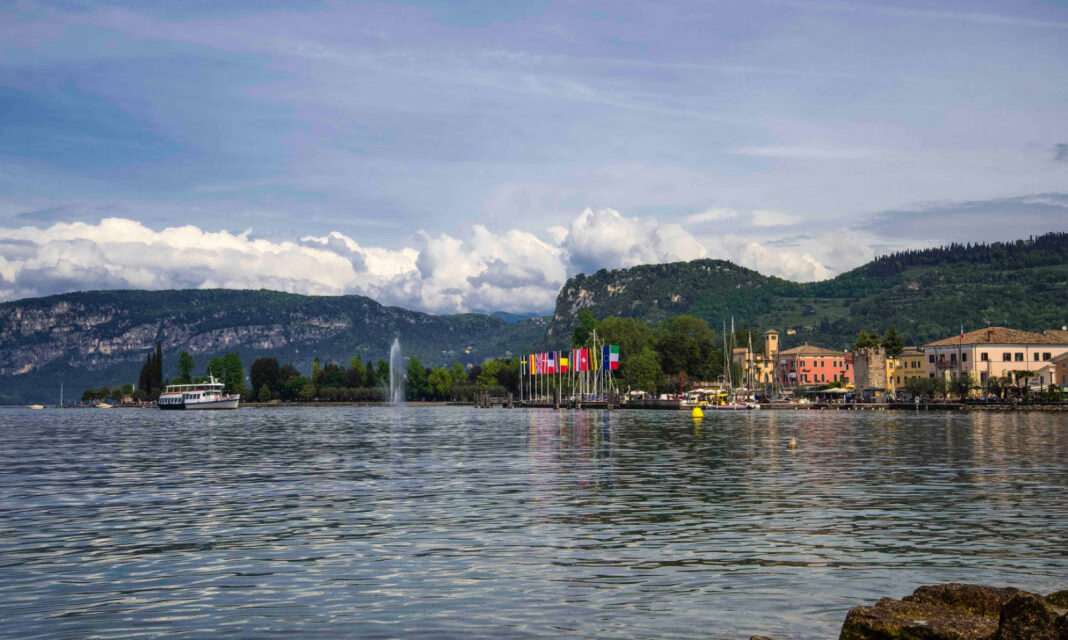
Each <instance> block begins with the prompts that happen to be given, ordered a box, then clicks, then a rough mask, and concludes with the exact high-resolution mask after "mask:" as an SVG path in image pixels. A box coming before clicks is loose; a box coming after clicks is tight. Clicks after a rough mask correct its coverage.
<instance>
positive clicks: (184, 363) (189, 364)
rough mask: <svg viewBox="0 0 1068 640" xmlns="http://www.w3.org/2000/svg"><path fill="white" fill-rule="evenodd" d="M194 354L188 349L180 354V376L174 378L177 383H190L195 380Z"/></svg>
mask: <svg viewBox="0 0 1068 640" xmlns="http://www.w3.org/2000/svg"><path fill="white" fill-rule="evenodd" d="M193 366H194V362H193V356H192V355H190V354H189V352H188V351H183V352H182V353H181V354H180V355H179V356H178V376H177V377H176V378H175V379H174V382H175V383H176V384H189V383H190V382H192V381H193Z"/></svg>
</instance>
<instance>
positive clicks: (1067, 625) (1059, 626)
mask: <svg viewBox="0 0 1068 640" xmlns="http://www.w3.org/2000/svg"><path fill="white" fill-rule="evenodd" d="M1053 630H1054V631H1056V632H1057V640H1068V613H1066V614H1064V615H1063V616H1061V617H1059V618H1057V622H1055V623H1053Z"/></svg>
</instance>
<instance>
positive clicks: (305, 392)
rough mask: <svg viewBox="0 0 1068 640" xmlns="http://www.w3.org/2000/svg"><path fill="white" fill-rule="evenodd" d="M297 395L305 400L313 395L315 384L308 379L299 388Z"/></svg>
mask: <svg viewBox="0 0 1068 640" xmlns="http://www.w3.org/2000/svg"><path fill="white" fill-rule="evenodd" d="M299 397H300V399H301V400H304V401H305V402H307V401H308V400H311V399H312V398H314V397H315V385H314V384H312V382H311V381H310V380H309V381H308V382H306V383H305V384H304V386H303V387H301V388H300V395H299Z"/></svg>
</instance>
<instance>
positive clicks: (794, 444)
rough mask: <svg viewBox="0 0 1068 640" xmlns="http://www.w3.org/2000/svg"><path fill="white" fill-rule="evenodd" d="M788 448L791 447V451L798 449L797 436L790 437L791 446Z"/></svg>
mask: <svg viewBox="0 0 1068 640" xmlns="http://www.w3.org/2000/svg"><path fill="white" fill-rule="evenodd" d="M787 446H788V447H790V448H791V449H796V448H797V436H790V444H789V445H787Z"/></svg>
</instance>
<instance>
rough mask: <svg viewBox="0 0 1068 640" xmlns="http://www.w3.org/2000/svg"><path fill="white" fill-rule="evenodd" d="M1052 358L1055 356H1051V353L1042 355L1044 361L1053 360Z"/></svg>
mask: <svg viewBox="0 0 1068 640" xmlns="http://www.w3.org/2000/svg"><path fill="white" fill-rule="evenodd" d="M1052 356H1053V354H1051V353H1043V354H1042V359H1043V360H1051V359H1052Z"/></svg>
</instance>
